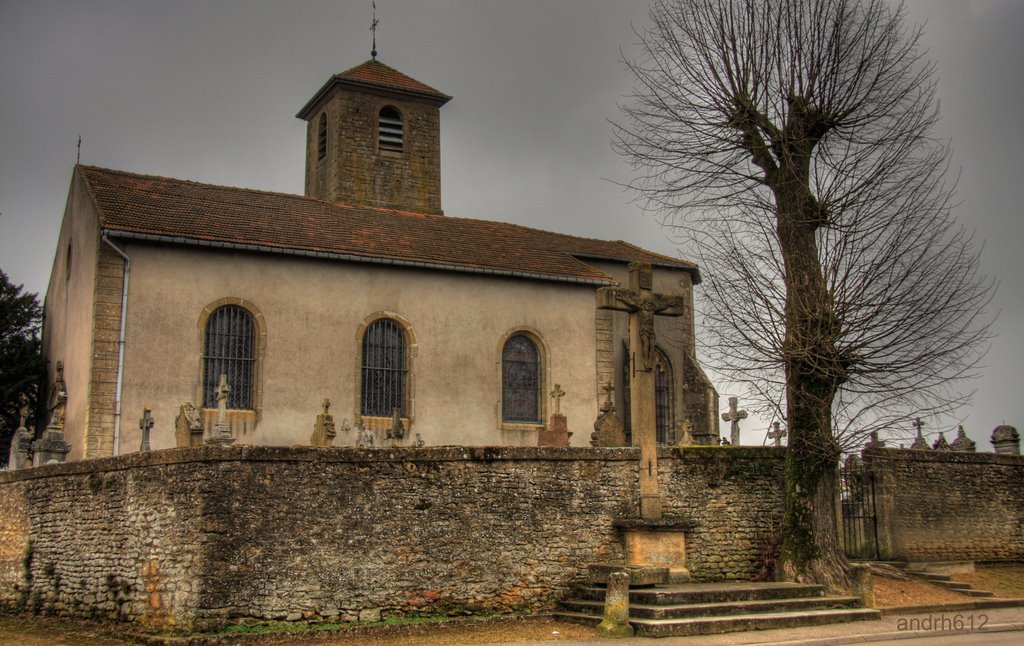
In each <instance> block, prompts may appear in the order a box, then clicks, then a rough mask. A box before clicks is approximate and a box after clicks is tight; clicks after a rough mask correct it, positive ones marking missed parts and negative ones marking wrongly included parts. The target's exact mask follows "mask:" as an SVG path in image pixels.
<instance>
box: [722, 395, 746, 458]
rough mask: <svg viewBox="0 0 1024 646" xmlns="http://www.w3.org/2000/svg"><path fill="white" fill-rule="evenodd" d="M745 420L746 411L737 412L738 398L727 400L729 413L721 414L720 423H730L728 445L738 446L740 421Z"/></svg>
mask: <svg viewBox="0 0 1024 646" xmlns="http://www.w3.org/2000/svg"><path fill="white" fill-rule="evenodd" d="M741 419H747V411H745V410H739V398H738V397H730V398H729V411H728V412H726V413H722V421H725V422H732V425H731V426H730V427H729V443H730V444H732V445H733V446H739V445H740V420H741Z"/></svg>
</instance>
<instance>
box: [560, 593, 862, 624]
mask: <svg viewBox="0 0 1024 646" xmlns="http://www.w3.org/2000/svg"><path fill="white" fill-rule="evenodd" d="M859 605H860V600H859V599H858V598H856V597H807V598H802V599H801V598H796V599H764V600H758V601H725V602H719V603H688V604H680V605H648V604H636V603H634V604H630V606H629V615H630V617H631V618H634V619H687V618H694V617H723V616H731V615H752V614H758V613H768V612H798V611H808V610H841V609H847V608H857V607H859ZM562 608H563V609H565V610H568V611H571V612H579V613H584V614H591V615H595V616H600V615H601V614H602V613H603V611H604V603H603V602H601V601H584V600H570V601H565V602H563V603H562Z"/></svg>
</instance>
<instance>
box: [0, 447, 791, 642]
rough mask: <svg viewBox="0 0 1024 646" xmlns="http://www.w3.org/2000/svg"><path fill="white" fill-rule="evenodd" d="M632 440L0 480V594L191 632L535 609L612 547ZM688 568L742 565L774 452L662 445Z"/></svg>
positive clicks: (768, 510)
mask: <svg viewBox="0 0 1024 646" xmlns="http://www.w3.org/2000/svg"><path fill="white" fill-rule="evenodd" d="M637 456H638V454H637V451H636V450H635V449H573V448H568V449H566V448H563V449H542V448H480V447H475V448H461V447H433V448H421V449H351V448H349V449H341V448H330V449H307V448H277V447H247V446H230V447H199V448H190V449H173V450H167V451H157V452H152V453H145V454H131V455H128V456H122V457H117V458H103V459H98V460H89V461H82V462H72V463H67V464H58V465H49V466H45V467H38V468H35V469H28V470H24V471H16V472H10V473H6V474H0V605H2V606H4V607H6V608H7V609H17V608H21V609H28V610H32V611H35V612H41V613H45V614H56V615H64V616H77V617H98V618H113V619H120V620H127V621H135V622H139V623H141V624H143V625H147V626H152V627H155V628H162V629H173V628H176V627H177V628H188V629H196V628H202V627H210V626H215V625H218V624H220V623H223V622H234V621H238V620H240V619H244V618H254V619H260V620H298V619H322V618H333V619H339V620H364V621H366V620H376V619H379V618H386V617H391V616H400V615H405V616H408V615H437V614H461V613H471V612H507V611H527V612H528V611H537V610H541V609H544V608H546V607H549V606H550V604H551V603H552V602H553V601H554V600H555V599H556V598H557V597H558V596H560V595H561V594H562V593H563V592H564V591H565V589H566V587H567V586H568V585H569V584H570V583H571V582H572V581H573V579H575V578H576V577H578V576H579V575H580V574H581V573H582V571H583V570H582V568H584V567H585V566H586V565H587V564H589V563H592V562H597V561H608V560H613V559H616V558H619V557H621V544H620V540H619V537H618V535H617V533H616V530H615V529H613V527H612V520H613V519H615V518H620V517H635V516H636V515H637V503H636V494H635V492H636V488H637V471H636V469H637ZM659 459H660V461H661V467H662V478H661V481H662V487H663V488H664V490H665V491H666V506H667V508H668V511H669V512H670V513H676V514H682V515H686V516H689V517H690V518H692V520H693V521H695V522H696V524H697V526H696V528H695V529H694V530H693V531H692V532H691V533H690V535H689V536H688V537H687V540H688V546H687V547H688V565H689V567H690V569H691V571H692V572H693V574H694V575H695V576H697V577H700V578H703V579H723V578H749V577H751V576H754V575H756V574H757V573H758V570H759V569H760V561H761V560H762V559H763V558H764V554H765V553H766V552H767V551H768V547H767V544H768V543H769V542H770V541H771V537H772V531H771V527H772V526H773V523H777V522H778V519H779V518H781V513H782V491H783V487H782V479H783V453H782V452H781V451H778V450H773V449H754V448H739V447H722V448H719V447H702V448H694V449H683V450H678V449H673V450H664V451H663V452H662V454H661V457H660V458H659Z"/></svg>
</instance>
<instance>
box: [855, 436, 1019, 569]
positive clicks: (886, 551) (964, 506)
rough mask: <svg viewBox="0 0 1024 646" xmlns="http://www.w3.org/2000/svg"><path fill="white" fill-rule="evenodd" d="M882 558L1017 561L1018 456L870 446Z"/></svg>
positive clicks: (866, 454) (867, 462) (867, 455)
mask: <svg viewBox="0 0 1024 646" xmlns="http://www.w3.org/2000/svg"><path fill="white" fill-rule="evenodd" d="M863 458H864V462H865V465H866V466H867V468H868V469H869V470H870V471H872V472H873V473H874V475H875V488H876V489H875V492H876V493H875V495H876V505H877V513H878V519H879V521H878V530H879V532H878V534H879V535H878V539H879V550H880V552H881V555H882V558H888V559H908V560H978V561H1024V456H1019V455H995V454H991V453H956V452H949V451H911V450H904V449H885V448H874V449H868V450H866V451H864V455H863Z"/></svg>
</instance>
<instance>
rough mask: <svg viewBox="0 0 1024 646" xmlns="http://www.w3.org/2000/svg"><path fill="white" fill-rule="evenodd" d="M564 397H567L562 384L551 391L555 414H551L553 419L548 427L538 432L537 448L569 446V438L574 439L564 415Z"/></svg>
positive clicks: (556, 385)
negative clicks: (562, 405) (562, 404)
mask: <svg viewBox="0 0 1024 646" xmlns="http://www.w3.org/2000/svg"><path fill="white" fill-rule="evenodd" d="M562 397H565V391H564V390H562V386H561V384H555V387H554V389H553V390H552V391H551V399H552V400H553V401H554V405H553V406H552V408H553V409H554V412H553V413H552V414H551V419H549V420H548V425H547V426H546V427H543V426H542V427H541V428H540V430H539V431H538V432H537V446H569V438H570V437H572V433H571V432H569V423H568V420H566V418H565V415H563V414H562V407H561V401H562Z"/></svg>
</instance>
